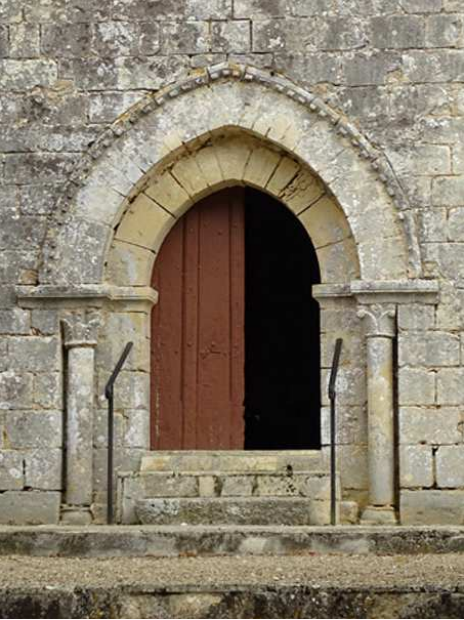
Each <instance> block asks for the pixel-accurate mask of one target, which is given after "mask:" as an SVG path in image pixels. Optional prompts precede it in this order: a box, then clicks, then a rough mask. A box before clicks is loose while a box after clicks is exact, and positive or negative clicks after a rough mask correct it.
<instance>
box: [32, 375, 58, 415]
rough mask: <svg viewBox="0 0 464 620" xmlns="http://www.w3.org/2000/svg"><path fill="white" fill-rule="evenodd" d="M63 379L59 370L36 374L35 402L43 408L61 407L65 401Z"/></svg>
mask: <svg viewBox="0 0 464 620" xmlns="http://www.w3.org/2000/svg"><path fill="white" fill-rule="evenodd" d="M61 379H62V376H61V373H59V372H51V373H47V372H45V373H39V374H36V375H34V383H33V385H34V388H33V389H34V404H35V405H37V406H38V407H40V408H41V409H61V407H62V401H63V388H62V382H61Z"/></svg>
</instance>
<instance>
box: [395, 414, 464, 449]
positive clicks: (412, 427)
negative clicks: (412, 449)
mask: <svg viewBox="0 0 464 620" xmlns="http://www.w3.org/2000/svg"><path fill="white" fill-rule="evenodd" d="M461 419H462V415H461V411H460V409H459V407H440V408H439V409H435V408H432V407H431V408H425V407H401V408H400V412H399V424H400V429H399V432H400V435H399V438H400V443H402V444H424V443H427V444H432V445H439V444H455V443H461V442H462V441H463V435H462V422H461Z"/></svg>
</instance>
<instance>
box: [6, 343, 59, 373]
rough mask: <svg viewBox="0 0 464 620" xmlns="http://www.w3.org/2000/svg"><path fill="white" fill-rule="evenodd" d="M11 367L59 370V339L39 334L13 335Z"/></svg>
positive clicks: (30, 369) (32, 369) (16, 368)
mask: <svg viewBox="0 0 464 620" xmlns="http://www.w3.org/2000/svg"><path fill="white" fill-rule="evenodd" d="M9 349H10V360H11V368H12V369H15V370H28V371H38V372H41V371H45V370H58V369H59V364H60V357H59V356H60V351H59V347H58V340H57V339H56V338H53V337H49V338H41V337H39V336H28V337H22V338H21V337H12V338H10V340H9Z"/></svg>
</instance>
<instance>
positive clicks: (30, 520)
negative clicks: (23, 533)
mask: <svg viewBox="0 0 464 620" xmlns="http://www.w3.org/2000/svg"><path fill="white" fill-rule="evenodd" d="M60 495H61V494H60V493H58V492H53V491H27V492H25V491H6V492H5V493H0V523H1V524H2V525H56V524H57V523H58V521H59V516H60Z"/></svg>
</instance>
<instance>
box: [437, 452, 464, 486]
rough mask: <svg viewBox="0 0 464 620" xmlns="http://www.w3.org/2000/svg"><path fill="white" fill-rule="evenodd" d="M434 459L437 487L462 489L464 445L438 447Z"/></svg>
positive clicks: (463, 480)
mask: <svg viewBox="0 0 464 620" xmlns="http://www.w3.org/2000/svg"><path fill="white" fill-rule="evenodd" d="M435 458H436V462H437V486H438V487H441V488H456V487H464V472H463V465H464V445H462V444H461V445H459V446H440V447H439V448H438V450H437V452H436V455H435Z"/></svg>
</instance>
